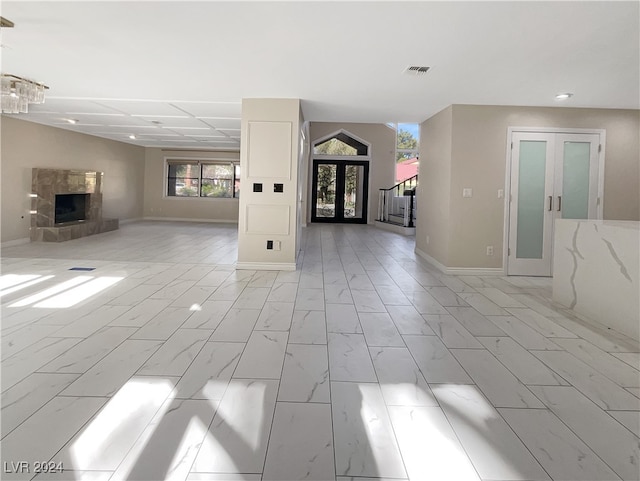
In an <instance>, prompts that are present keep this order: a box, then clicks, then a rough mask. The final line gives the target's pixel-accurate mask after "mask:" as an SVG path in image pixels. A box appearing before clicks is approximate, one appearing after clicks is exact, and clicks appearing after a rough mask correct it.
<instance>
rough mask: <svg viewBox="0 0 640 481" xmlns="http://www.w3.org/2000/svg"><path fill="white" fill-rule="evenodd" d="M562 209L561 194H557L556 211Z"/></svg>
mask: <svg viewBox="0 0 640 481" xmlns="http://www.w3.org/2000/svg"><path fill="white" fill-rule="evenodd" d="M561 210H562V196H561V195H559V196H558V212H560V211H561Z"/></svg>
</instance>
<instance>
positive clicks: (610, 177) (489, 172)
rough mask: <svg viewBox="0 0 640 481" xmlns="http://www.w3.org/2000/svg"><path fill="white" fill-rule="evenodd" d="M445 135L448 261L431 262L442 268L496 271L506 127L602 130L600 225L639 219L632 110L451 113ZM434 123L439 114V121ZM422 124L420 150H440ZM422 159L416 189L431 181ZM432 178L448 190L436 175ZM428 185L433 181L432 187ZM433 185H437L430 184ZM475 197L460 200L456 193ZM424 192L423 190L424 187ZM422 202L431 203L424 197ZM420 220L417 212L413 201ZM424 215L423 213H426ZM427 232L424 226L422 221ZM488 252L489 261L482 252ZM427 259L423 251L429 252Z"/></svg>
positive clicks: (637, 130) (639, 166)
mask: <svg viewBox="0 0 640 481" xmlns="http://www.w3.org/2000/svg"><path fill="white" fill-rule="evenodd" d="M451 108H452V125H453V128H452V132H451V149H452V150H451V178H450V188H451V193H450V199H449V202H450V215H449V253H448V256H447V255H442V254H441V253H440V252H435V251H434V253H435V255H433V257H434V258H436V259H437V260H438V261H439V262H441V263H443V264H444V265H446V266H448V267H478V268H500V267H502V250H503V245H502V244H503V228H504V201H503V199H498V196H497V192H498V189H502V188H504V186H505V174H506V155H507V151H506V148H507V129H508V127H548V128H582V129H604V130H605V131H606V147H605V179H604V218H605V219H620V220H639V219H640V197H639V195H640V194H639V192H640V186H639V183H640V161H639V158H640V141H639V136H640V113H639V112H638V111H637V110H613V109H571V108H550V107H503V106H475V105H454V106H452V107H451ZM439 115H440V114H439ZM430 123H431V119H430V120H428V121H426V122H425V123H424V124H423V128H425V132H424V136H423V137H421V143H422V146H423V148H427V149H428V148H429V147H427V146H428V145H429V144H430V142H433V141H436V142H444V141H445V140H443V139H440V138H437V137H436V134H437V132H435V131H434V129H433V128H430V127H429V125H430ZM422 152H423V155H421V159H420V160H421V177H420V179H421V181H424V180H425V179H426V178H427V176H429V175H430V173H429V172H428V171H424V166H425V165H429V162H430V161H429V160H428V159H427V158H425V157H428V156H429V154H428V150H423V151H422ZM436 174H437V175H436V177H437V178H438V179H439V180H440V181H442V182H449V181H448V180H447V178H446V176H444V175H443V174H441V173H436ZM430 182H431V181H430ZM434 182H435V183H437V182H438V180H435V181H433V182H431V183H434ZM466 187H467V188H472V189H473V197H472V198H463V197H462V189H463V188H466ZM425 188H426V186H425ZM425 197H426V198H425V201H426V200H427V199H432V200H434V201H435V200H436V199H435V197H434V196H431V195H430V194H429V193H426V194H425ZM418 203H419V212H420V207H421V206H422V205H423V204H422V201H421V200H420V197H419V198H418ZM427 208H428V207H427ZM426 222H427V225H428V222H429V220H426ZM488 245H493V246H494V256H493V257H489V256H487V255H486V246H488ZM427 252H429V251H427Z"/></svg>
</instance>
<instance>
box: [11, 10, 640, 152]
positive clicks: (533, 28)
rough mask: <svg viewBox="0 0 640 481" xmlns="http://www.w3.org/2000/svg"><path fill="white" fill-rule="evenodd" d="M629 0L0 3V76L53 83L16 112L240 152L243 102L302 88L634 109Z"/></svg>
mask: <svg viewBox="0 0 640 481" xmlns="http://www.w3.org/2000/svg"><path fill="white" fill-rule="evenodd" d="M639 5H640V3H639V2H637V1H633V2H616V1H604V2H589V1H571V2H538V1H534V2H521V1H513V2H420V1H413V2H398V1H392V2H367V1H356V2H343V1H321V2H307V1H297V2H293V1H290V2H270V1H260V2H244V1H234V2H218V1H198V2H184V1H138V2H122V1H106V2H105V1H103V2H91V1H73V2H58V1H45V2H31V1H13V2H12V1H2V4H1V10H0V13H1V14H2V16H3V17H5V18H7V19H9V20H11V21H13V22H14V23H15V28H13V29H7V28H4V29H2V31H1V34H2V38H1V41H2V44H3V48H2V50H1V52H2V57H1V60H2V72H3V73H11V74H15V75H19V76H22V77H27V78H31V79H33V80H38V81H43V82H45V83H46V84H47V85H49V86H50V87H51V88H50V90H49V91H48V92H47V101H46V103H45V104H43V105H37V106H35V105H34V106H31V107H30V113H29V114H20V115H19V116H18V118H21V119H25V120H30V121H34V122H40V123H44V124H49V125H55V126H57V127H61V128H67V129H71V130H76V131H80V132H85V133H89V134H92V135H97V136H101V137H106V138H111V139H116V140H120V141H123V142H129V143H133V144H138V145H144V146H160V147H165V148H167V147H169V148H173V147H180V148H198V149H202V148H212V149H229V148H232V149H234V150H237V149H239V136H240V130H239V129H240V116H241V100H242V98H252V97H293V98H300V99H302V101H303V102H302V105H303V112H304V115H305V119H306V120H310V121H344V122H421V121H423V120H425V119H427V118H429V117H430V116H432V115H433V114H435V113H437V112H438V111H440V110H441V109H443V108H445V107H446V106H448V105H450V104H485V105H531V106H567V107H599V108H633V109H637V108H639V106H640V105H639V104H640V73H639V72H640V47H639V45H640V35H639V31H640V26H639V23H640V9H639ZM409 65H426V66H430V67H431V70H430V71H429V72H428V73H427V74H426V75H425V76H420V77H413V76H408V75H406V74H403V71H404V70H405V68H406V67H408V66H409ZM559 92H573V93H574V96H573V97H572V98H571V99H569V100H568V101H564V102H562V103H559V102H558V101H555V100H554V96H555V94H557V93H559ZM66 119H76V120H78V123H77V124H75V125H71V124H69V123H67V122H66ZM152 121H155V122H160V123H159V124H158V123H154V122H152ZM132 134H135V136H136V139H135V140H131V139H129V135H132Z"/></svg>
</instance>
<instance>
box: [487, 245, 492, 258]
mask: <svg viewBox="0 0 640 481" xmlns="http://www.w3.org/2000/svg"><path fill="white" fill-rule="evenodd" d="M487 255H488V256H492V255H493V246H487Z"/></svg>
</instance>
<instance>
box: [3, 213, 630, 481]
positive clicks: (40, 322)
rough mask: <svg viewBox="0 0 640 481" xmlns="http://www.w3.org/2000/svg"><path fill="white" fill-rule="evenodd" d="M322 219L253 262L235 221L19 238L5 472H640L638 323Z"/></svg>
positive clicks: (434, 475)
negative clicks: (623, 329)
mask: <svg viewBox="0 0 640 481" xmlns="http://www.w3.org/2000/svg"><path fill="white" fill-rule="evenodd" d="M303 232H304V234H303V237H304V238H303V240H302V244H301V245H302V248H303V251H302V253H301V256H300V261H299V266H298V270H297V271H295V272H256V271H236V270H235V268H234V262H235V259H236V255H237V254H236V244H237V235H236V226H234V225H214V224H197V223H171V222H166V223H163V222H140V223H133V224H128V225H124V226H122V227H121V229H120V230H118V231H115V232H110V233H106V234H101V235H97V236H92V237H87V238H83V239H77V240H73V241H69V242H65V243H61V244H49V243H32V244H26V245H21V246H15V247H9V248H4V249H3V250H2V264H1V265H2V271H1V277H0V295H2V322H1V326H2V338H1V346H2V350H1V356H2V398H1V404H2V411H1V416H2V417H1V425H2V433H1V435H2V440H1V444H2V454H1V457H2V473H1V474H2V476H1V477H2V479H7V480H9V479H25V480H26V479H37V480H105V481H106V480H160V479H171V480H193V481H195V480H207V481H212V480H265V481H266V480H275V481H280V480H297V479H305V480H307V479H308V480H337V481H347V480H356V481H366V480H413V481H423V480H435V481H446V480H452V481H464V480H483V481H516V480H550V479H553V480H576V481H588V480H590V481H605V480H620V479H624V480H638V479H639V478H640V474H639V473H640V471H639V466H640V438H639V435H640V397H639V396H640V346H639V345H638V343H637V342H634V341H633V340H631V339H629V338H626V337H624V336H623V335H620V334H617V333H615V332H613V331H611V330H607V329H606V328H604V327H602V326H596V325H593V324H590V323H588V322H586V321H585V320H581V319H578V318H576V317H574V316H573V315H572V314H571V313H570V312H568V311H566V310H564V309H561V308H559V307H558V306H556V305H554V304H553V303H552V302H551V301H550V297H551V283H550V279H544V278H526V277H498V276H493V277H490V276H486V277H485V276H448V275H443V274H442V273H440V272H439V271H438V270H436V269H435V268H433V267H432V266H430V265H429V264H427V263H425V262H424V261H421V260H420V259H419V258H417V257H416V255H415V254H414V253H413V248H414V245H413V239H412V238H407V237H403V236H400V235H396V234H393V233H390V232H385V231H380V230H377V229H375V228H373V227H369V226H345V225H311V226H309V227H307V228H305V229H304V230H303ZM73 267H86V268H95V269H94V270H90V271H77V270H69V269H71V268H73ZM612 315H615V313H612ZM24 463H26V464H24ZM38 463H39V464H38ZM60 467H62V469H63V471H62V472H59V471H60V469H59V468H60ZM36 468H38V470H39V471H40V472H39V473H36V472H35V470H36Z"/></svg>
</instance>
